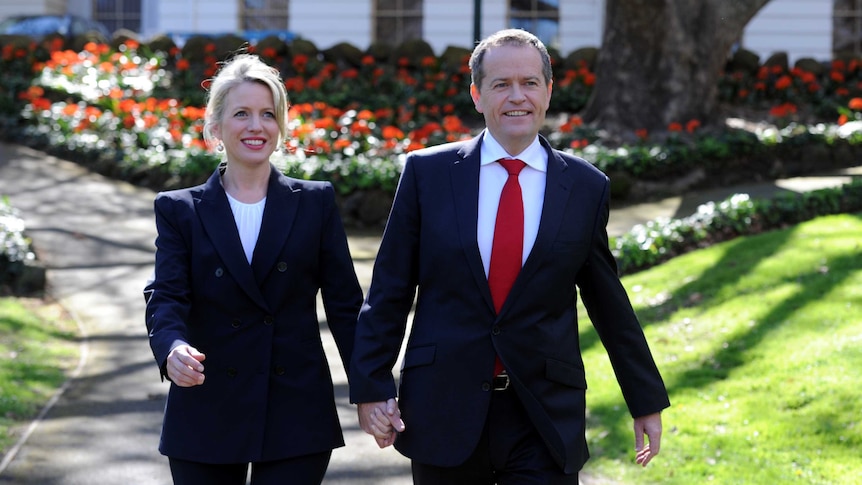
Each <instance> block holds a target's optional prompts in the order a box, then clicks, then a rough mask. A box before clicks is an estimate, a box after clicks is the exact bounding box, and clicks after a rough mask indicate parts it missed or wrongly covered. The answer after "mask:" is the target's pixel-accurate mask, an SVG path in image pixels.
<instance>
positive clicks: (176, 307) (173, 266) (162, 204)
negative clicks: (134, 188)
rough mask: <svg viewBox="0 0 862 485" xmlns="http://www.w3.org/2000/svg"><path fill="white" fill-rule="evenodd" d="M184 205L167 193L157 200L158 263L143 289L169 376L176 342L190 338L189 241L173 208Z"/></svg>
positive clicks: (153, 344) (158, 354)
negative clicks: (168, 366)
mask: <svg viewBox="0 0 862 485" xmlns="http://www.w3.org/2000/svg"><path fill="white" fill-rule="evenodd" d="M177 207H182V205H181V203H178V202H175V201H173V200H172V199H170V198H169V197H167V196H158V197H157V198H156V200H155V202H154V211H155V220H156V230H157V236H156V262H155V270H154V271H155V274H154V277H153V280H152V281H150V282H149V283H148V284H147V285H146V287H145V288H144V297H145V299H146V325H147V333H148V335H149V339H150V348H151V349H152V351H153V357H155V359H156V363H157V364H158V366H159V368H160V369H161V373H162V377H163V378H164V377H166V373H165V368H164V364H165V360H166V359H167V357H168V353H170V351H171V349H172V348H173V347H175V346H176V344H177V342H185V341H187V331H186V330H187V329H186V322H187V321H188V318H189V312H190V306H191V303H190V299H191V294H190V293H191V291H190V282H189V256H190V255H189V251H190V250H189V243H188V241H186V239H185V238H184V237H183V233H182V231H181V230H180V229H179V228H180V227H182V224H181V223H180V221H179V220H178V216H177V215H176V212H175V211H174V210H175V209H176V208H177Z"/></svg>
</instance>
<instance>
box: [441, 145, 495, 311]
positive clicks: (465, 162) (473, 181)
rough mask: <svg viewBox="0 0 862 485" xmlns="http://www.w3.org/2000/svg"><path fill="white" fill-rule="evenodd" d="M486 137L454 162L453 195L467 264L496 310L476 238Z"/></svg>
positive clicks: (467, 148)
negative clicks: (480, 148)
mask: <svg viewBox="0 0 862 485" xmlns="http://www.w3.org/2000/svg"><path fill="white" fill-rule="evenodd" d="M481 144H482V137H481V136H478V137H476V138H474V139H473V141H472V142H470V143H468V144H466V145H465V146H464V147H462V148H461V149H460V150H459V151H458V153H457V155H458V158H456V159H455V160H454V161H452V162H450V172H449V173H450V175H451V180H452V195H453V197H454V199H455V211H456V213H457V216H456V217H457V221H456V222H457V225H458V226H457V227H458V236H459V238H460V239H461V247H462V249H463V250H464V254H465V256H466V258H467V264H468V266H469V267H470V272H471V273H473V278H474V279H475V280H476V287H477V288H479V292H480V293H481V295H482V298H483V299H484V300H485V302H486V303H487V304H488V307H489V308H491V309H492V310H493V308H494V301H493V299H492V298H491V290H490V288H489V287H488V278H487V276H486V275H485V266H484V265H483V264H482V255H481V254H480V253H479V242H478V241H477V239H476V221H477V220H478V218H479V193H478V190H479V167H480V165H481V153H480V150H479V147H480V146H481Z"/></svg>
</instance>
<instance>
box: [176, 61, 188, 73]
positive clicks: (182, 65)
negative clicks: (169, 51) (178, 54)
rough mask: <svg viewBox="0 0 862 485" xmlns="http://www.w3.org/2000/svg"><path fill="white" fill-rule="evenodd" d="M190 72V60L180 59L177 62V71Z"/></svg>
mask: <svg viewBox="0 0 862 485" xmlns="http://www.w3.org/2000/svg"><path fill="white" fill-rule="evenodd" d="M188 70H189V60H188V59H180V60H178V61H177V71H188Z"/></svg>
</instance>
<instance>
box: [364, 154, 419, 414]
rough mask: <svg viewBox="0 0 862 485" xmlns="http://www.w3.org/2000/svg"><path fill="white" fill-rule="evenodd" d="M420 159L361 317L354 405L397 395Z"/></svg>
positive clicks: (403, 183) (395, 206) (392, 220)
mask: <svg viewBox="0 0 862 485" xmlns="http://www.w3.org/2000/svg"><path fill="white" fill-rule="evenodd" d="M413 160H414V158H413V157H408V158H407V162H406V163H405V166H404V170H403V171H402V174H401V179H400V180H399V182H398V189H397V190H396V194H395V200H394V201H393V203H392V210H391V211H390V214H389V220H388V221H387V223H386V229H385V231H384V233H383V239H382V241H381V243H380V249H379V251H378V253H377V259H376V260H375V262H374V272H373V277H372V280H371V287H370V289H369V290H368V295H367V296H366V299H365V303H364V304H363V305H362V310H361V311H360V313H359V320H358V322H357V327H356V346H355V348H354V352H353V359H352V361H351V366H350V369H351V370H350V401H351V402H353V403H363V402H377V401H384V400H386V399H389V398H391V397H394V396H395V395H396V390H395V380H394V378H393V376H392V368H393V367H394V365H395V361H396V360H397V358H398V353H399V351H400V349H401V343H402V341H403V340H404V334H405V331H406V326H407V317H408V314H409V313H410V308H411V306H412V305H413V299H414V297H415V294H416V284H417V271H418V270H417V268H418V250H419V225H420V222H421V220H420V219H421V214H420V207H419V203H418V200H419V198H418V193H417V190H418V187H417V184H416V174H415V167H414V162H413Z"/></svg>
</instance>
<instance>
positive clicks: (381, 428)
mask: <svg viewBox="0 0 862 485" xmlns="http://www.w3.org/2000/svg"><path fill="white" fill-rule="evenodd" d="M356 410H357V412H358V413H359V427H360V428H362V430H363V431H365V432H366V433H368V434H370V435H372V436H374V440H375V441H377V446H379V447H380V448H386V447H387V446H390V445H392V444H393V443H395V437H396V436H397V434H398V433H400V432H402V431H404V421H402V420H401V410H400V409H398V401H396V400H395V398H392V399H389V400H388V401H380V402H364V403H359V405H358V406H357V408H356Z"/></svg>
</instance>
